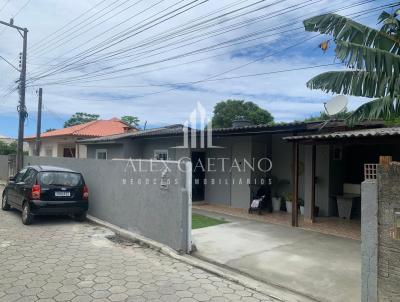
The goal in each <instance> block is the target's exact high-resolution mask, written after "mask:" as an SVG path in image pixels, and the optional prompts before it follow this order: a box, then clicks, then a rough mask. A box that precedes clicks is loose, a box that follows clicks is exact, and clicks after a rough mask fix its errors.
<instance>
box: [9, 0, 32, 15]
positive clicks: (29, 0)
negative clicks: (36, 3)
mask: <svg viewBox="0 0 400 302" xmlns="http://www.w3.org/2000/svg"><path fill="white" fill-rule="evenodd" d="M31 1H32V0H27V1H26V2H25V4H24V5H22V6H21V8H20V9H19V10H18V11H17V12H16V13H15V14H14V15H13V18H15V17H16V16H18V15H19V14H20V13H21V12H22V11H23V10H24V9H25V8H26V7H27V6H28V4H29V3H31Z"/></svg>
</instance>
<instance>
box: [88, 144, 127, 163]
mask: <svg viewBox="0 0 400 302" xmlns="http://www.w3.org/2000/svg"><path fill="white" fill-rule="evenodd" d="M98 149H105V150H107V159H122V158H124V152H123V151H124V148H123V145H122V144H96V145H88V148H87V158H91V159H96V150H98Z"/></svg>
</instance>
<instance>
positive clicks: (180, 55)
mask: <svg viewBox="0 0 400 302" xmlns="http://www.w3.org/2000/svg"><path fill="white" fill-rule="evenodd" d="M358 5H359V4H358ZM299 18H302V16H301V17H299ZM292 21H293V20H292ZM285 26H286V25H283V26H282V27H285ZM268 30H271V29H268ZM211 50H213V48H211ZM182 56H184V55H182V54H180V55H178V56H176V57H182ZM161 61H165V60H160V61H157V62H155V63H160V62H161ZM153 64H154V63H153ZM146 65H147V66H148V65H152V64H145V66H146ZM113 67H115V66H113ZM138 67H143V66H140V65H139V66H137V65H136V66H133V67H132V68H138ZM107 69H109V68H107ZM129 69H131V68H124V69H122V70H117V71H113V72H111V73H115V72H121V71H126V70H129ZM91 74H93V72H91ZM106 74H107V73H106ZM103 75H104V74H103ZM96 77H97V76H96ZM78 78H79V77H78Z"/></svg>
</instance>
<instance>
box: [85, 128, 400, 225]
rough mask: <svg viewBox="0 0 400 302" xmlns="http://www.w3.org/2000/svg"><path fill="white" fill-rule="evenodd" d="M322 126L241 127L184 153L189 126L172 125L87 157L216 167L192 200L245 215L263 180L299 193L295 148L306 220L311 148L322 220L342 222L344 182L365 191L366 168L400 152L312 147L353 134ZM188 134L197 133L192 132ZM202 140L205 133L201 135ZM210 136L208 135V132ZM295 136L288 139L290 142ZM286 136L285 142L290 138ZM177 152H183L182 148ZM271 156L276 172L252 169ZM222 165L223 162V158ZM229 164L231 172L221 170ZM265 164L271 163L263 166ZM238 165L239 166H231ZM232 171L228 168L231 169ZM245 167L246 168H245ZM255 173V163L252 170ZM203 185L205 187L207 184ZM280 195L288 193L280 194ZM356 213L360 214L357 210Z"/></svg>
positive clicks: (116, 141)
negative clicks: (281, 183)
mask: <svg viewBox="0 0 400 302" xmlns="http://www.w3.org/2000/svg"><path fill="white" fill-rule="evenodd" d="M321 125H322V124H321V123H320V122H310V123H289V124H282V125H257V126H254V125H247V126H246V125H238V126H236V127H231V128H221V129H213V131H212V144H213V145H214V146H217V147H206V148H199V144H197V146H194V147H193V145H192V144H190V145H189V146H188V147H186V148H182V147H179V146H182V144H183V138H184V136H185V128H184V127H183V126H182V125H172V126H169V127H164V128H157V129H151V130H147V131H138V132H136V133H126V134H122V135H114V136H107V137H102V138H95V139H88V140H83V141H81V142H80V143H81V144H85V145H86V146H87V150H88V158H98V159H100V158H106V159H123V158H125V159H126V158H135V159H168V160H179V159H181V158H189V159H191V160H192V162H193V165H194V166H195V165H196V163H197V162H198V160H199V159H201V161H202V162H203V163H204V165H211V169H210V167H208V168H206V169H205V171H199V170H197V171H194V172H193V179H199V180H200V181H199V182H198V183H193V187H192V193H193V200H194V201H205V202H207V203H210V204H218V205H225V206H229V207H234V208H243V209H246V208H248V207H249V204H250V201H251V200H252V198H253V196H254V193H255V192H256V191H257V190H258V188H260V186H261V179H264V180H265V179H270V178H274V179H279V180H287V182H288V183H289V185H287V186H286V187H284V188H283V189H282V190H283V191H285V192H293V188H294V176H293V175H294V174H293V166H294V165H293V163H294V152H293V151H294V150H295V149H294V146H295V145H296V146H299V147H298V148H299V149H298V150H299V156H298V158H299V160H298V161H297V163H298V175H299V179H298V196H299V197H300V198H301V199H303V200H304V201H305V204H306V208H307V209H308V212H307V213H305V217H306V218H308V219H311V214H310V213H311V208H310V201H311V198H312V194H311V188H312V186H311V185H312V181H311V177H312V171H311V169H312V167H313V164H312V163H313V157H312V154H313V148H312V145H313V144H314V145H315V146H316V147H315V153H316V155H315V175H314V179H316V180H317V181H316V183H315V205H316V206H317V207H318V208H319V215H320V216H337V215H338V208H337V203H336V195H339V194H342V193H343V187H344V184H345V183H350V184H356V185H359V184H360V183H361V182H362V180H363V173H364V167H363V165H364V164H365V163H376V162H377V161H378V158H379V155H382V154H385V155H392V156H393V159H394V160H396V159H397V160H400V153H399V152H397V150H398V149H399V148H397V147H394V146H393V145H392V144H393V143H394V142H395V141H392V142H391V143H390V144H388V145H384V141H382V142H381V143H382V144H381V145H380V146H379V147H376V146H374V145H370V146H365V144H357V140H356V139H355V140H354V145H351V144H350V145H349V143H351V139H350V142H349V141H348V140H347V141H346V144H347V145H343V144H341V143H340V142H336V140H332V139H331V140H325V141H323V142H321V143H315V142H313V141H312V140H311V145H310V144H307V138H308V136H307V135H313V134H314V135H315V134H322V133H332V132H340V133H346V131H349V130H350V129H349V128H348V127H347V126H346V124H345V123H343V122H340V121H336V122H334V121H332V122H330V123H328V124H327V125H326V126H325V127H324V128H323V129H321ZM372 127H373V128H381V127H384V124H383V123H382V122H368V123H363V124H360V125H356V126H355V128H353V129H368V128H372ZM188 131H189V133H191V132H192V129H189V130H188ZM195 133H197V135H198V136H199V137H198V140H199V139H200V134H201V133H200V131H198V130H195ZM206 136H207V134H206ZM297 136H298V137H301V138H302V140H301V142H299V143H297V144H296V143H292V141H293V140H294V139H295V137H297ZM287 137H289V138H287ZM284 138H287V139H286V140H284ZM177 146H178V148H177ZM263 158H269V159H271V161H272V169H271V170H270V171H268V172H264V171H263V170H266V169H265V168H263V170H261V169H258V168H257V167H255V169H251V168H250V166H251V165H252V164H251V163H252V161H253V160H254V161H255V162H257V161H260V160H262V159H263ZM221 159H223V160H221ZM223 165H224V166H225V168H224V167H223ZM261 165H263V166H265V165H268V162H267V161H265V160H262V164H261ZM232 166H235V167H234V168H232ZM226 167H230V168H226ZM246 167H247V169H246ZM253 167H254V164H253ZM204 180H205V181H204ZM281 193H282V192H281ZM356 207H357V209H355V213H357V211H358V213H359V212H360V205H359V204H358V205H356Z"/></svg>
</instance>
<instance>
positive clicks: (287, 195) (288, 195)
mask: <svg viewBox="0 0 400 302" xmlns="http://www.w3.org/2000/svg"><path fill="white" fill-rule="evenodd" d="M282 195H283V198H284V199H285V202H286V211H287V212H288V213H292V200H293V194H292V193H288V192H284V193H283V194H282Z"/></svg>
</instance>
